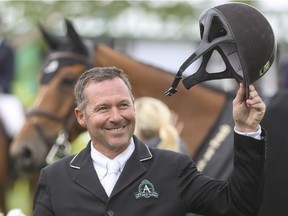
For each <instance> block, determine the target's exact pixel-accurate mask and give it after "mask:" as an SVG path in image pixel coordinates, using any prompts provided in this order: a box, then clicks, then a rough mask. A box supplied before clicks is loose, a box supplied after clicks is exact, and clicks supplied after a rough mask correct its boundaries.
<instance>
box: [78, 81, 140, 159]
mask: <svg viewBox="0 0 288 216" xmlns="http://www.w3.org/2000/svg"><path fill="white" fill-rule="evenodd" d="M84 94H85V95H86V98H87V105H86V107H85V110H84V112H81V111H80V110H78V109H76V110H75V113H76V116H77V119H78V122H79V123H80V124H81V125H82V126H83V127H86V128H87V130H88V132H89V134H90V136H91V139H92V141H93V145H94V147H95V148H96V149H97V150H98V151H100V152H101V153H102V154H104V155H106V156H108V157H109V155H110V156H111V155H113V156H112V157H114V156H116V155H117V154H119V153H121V152H123V151H124V150H125V149H126V148H127V146H128V144H129V141H130V139H131V136H132V135H133V133H134V129H135V110H134V104H133V100H132V96H131V95H130V93H129V89H128V87H127V86H126V85H125V83H124V82H123V81H122V80H121V79H120V78H118V77H117V78H114V79H112V80H106V81H103V82H91V83H89V84H88V86H86V88H85V90H84Z"/></svg>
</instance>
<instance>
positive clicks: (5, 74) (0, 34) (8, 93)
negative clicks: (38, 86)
mask: <svg viewBox="0 0 288 216" xmlns="http://www.w3.org/2000/svg"><path fill="white" fill-rule="evenodd" d="M14 76H15V52H14V48H13V47H12V46H11V44H10V43H9V42H8V41H7V40H6V39H5V37H4V27H3V22H2V19H1V17H0V123H1V124H2V126H3V128H4V130H5V133H6V134H7V136H8V138H9V139H12V138H13V137H14V136H15V135H16V134H17V133H18V131H19V130H20V128H21V127H22V125H23V124H24V121H25V113H24V110H23V106H22V104H21V102H20V101H19V99H18V98H17V97H16V96H15V95H14V94H13V91H12V86H13V81H14ZM11 113H13V115H11Z"/></svg>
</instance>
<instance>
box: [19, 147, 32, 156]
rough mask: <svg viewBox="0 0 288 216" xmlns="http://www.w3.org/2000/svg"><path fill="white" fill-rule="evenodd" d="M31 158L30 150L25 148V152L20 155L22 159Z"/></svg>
mask: <svg viewBox="0 0 288 216" xmlns="http://www.w3.org/2000/svg"><path fill="white" fill-rule="evenodd" d="M31 156H32V153H31V150H30V149H28V148H23V150H22V152H21V154H20V158H22V159H29V158H31Z"/></svg>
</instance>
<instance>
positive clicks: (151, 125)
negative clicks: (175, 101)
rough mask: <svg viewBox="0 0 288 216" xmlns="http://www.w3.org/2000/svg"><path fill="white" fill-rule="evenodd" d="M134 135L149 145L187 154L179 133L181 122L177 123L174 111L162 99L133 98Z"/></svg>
mask: <svg viewBox="0 0 288 216" xmlns="http://www.w3.org/2000/svg"><path fill="white" fill-rule="evenodd" d="M135 110H136V127H135V135H136V136H137V137H139V139H140V140H141V141H143V142H144V143H145V144H147V145H148V146H150V147H157V148H161V149H167V150H171V151H175V152H182V153H185V154H187V148H186V145H185V143H184V142H183V140H182V139H181V138H180V135H179V134H180V133H181V131H182V129H183V124H181V122H180V124H179V122H178V121H177V116H176V114H175V113H173V112H171V110H170V109H169V108H168V106H167V105H166V104H165V103H163V102H162V101H160V100H158V99H156V98H152V97H141V98H137V99H136V100H135Z"/></svg>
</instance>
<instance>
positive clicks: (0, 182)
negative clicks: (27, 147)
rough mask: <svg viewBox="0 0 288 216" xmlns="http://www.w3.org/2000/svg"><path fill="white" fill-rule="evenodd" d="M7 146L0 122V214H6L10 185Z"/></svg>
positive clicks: (5, 135)
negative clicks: (6, 195)
mask: <svg viewBox="0 0 288 216" xmlns="http://www.w3.org/2000/svg"><path fill="white" fill-rule="evenodd" d="M8 144H9V138H8V136H7V134H6V132H5V130H4V127H3V125H2V123H1V122H0V160H1V163H0V212H3V213H6V212H7V209H6V200H5V194H6V189H7V187H8V186H9V184H10V175H9V173H8V164H9V163H8V160H9V157H8Z"/></svg>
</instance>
